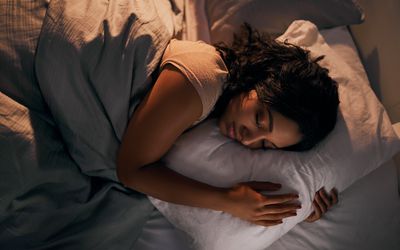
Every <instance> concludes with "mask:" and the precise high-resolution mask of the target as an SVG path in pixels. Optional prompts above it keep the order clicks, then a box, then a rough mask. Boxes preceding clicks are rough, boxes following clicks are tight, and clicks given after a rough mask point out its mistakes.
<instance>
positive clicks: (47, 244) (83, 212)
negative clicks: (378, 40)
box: [0, 1, 400, 250]
mask: <svg viewBox="0 0 400 250" xmlns="http://www.w3.org/2000/svg"><path fill="white" fill-rule="evenodd" d="M49 2H50V1H32V2H16V1H4V2H2V3H1V4H0V9H1V15H0V21H1V22H0V27H2V28H1V32H0V38H1V39H0V42H1V43H0V45H1V47H0V49H1V50H0V51H1V55H2V56H1V57H0V65H1V67H0V87H1V98H0V102H1V105H2V106H1V108H0V112H1V117H2V120H1V125H2V126H1V141H0V149H1V151H0V152H1V154H0V160H1V170H0V171H1V176H2V179H1V181H2V182H1V184H0V197H1V198H0V204H1V210H0V227H1V228H2V230H1V233H0V247H1V248H4V249H72V248H73V249H94V248H96V249H137V250H146V249H148V250H150V249H171V250H172V249H190V248H193V247H194V246H193V239H191V238H190V237H189V236H188V234H187V232H184V231H182V230H180V229H178V228H179V225H175V224H174V222H173V220H172V223H171V222H170V221H169V220H168V219H170V220H171V218H168V216H167V217H166V216H165V215H163V214H162V213H160V212H159V211H158V210H157V209H155V208H153V206H152V205H151V204H150V203H149V202H142V200H143V199H144V198H143V197H141V198H140V199H137V198H138V194H136V193H134V192H129V190H126V189H124V188H122V187H121V186H120V185H119V184H118V183H116V182H115V181H113V180H112V177H110V178H108V177H109V173H108V172H106V171H97V170H96V169H94V170H96V171H94V170H93V168H91V169H88V170H86V169H84V170H82V169H81V168H79V167H78V166H77V164H76V162H79V161H78V160H79V159H78V160H77V159H76V158H73V157H72V158H71V155H70V153H69V152H68V151H67V150H66V147H67V146H66V145H68V142H67V144H66V142H65V141H63V137H62V135H60V132H59V131H58V130H57V129H56V127H57V126H56V125H55V122H54V120H53V118H52V115H51V114H50V112H49V107H47V105H46V102H45V101H44V100H43V96H42V95H43V93H42V91H41V90H40V88H39V84H38V82H37V78H36V75H35V70H34V67H33V65H34V60H35V59H34V54H35V50H36V46H37V39H38V36H39V33H40V31H41V28H42V22H43V18H44V16H45V14H46V10H47V7H48V4H49ZM211 2H212V1H208V2H207V3H206V2H205V1H195V2H191V1H188V2H186V1H171V2H169V1H163V4H164V8H165V7H166V6H167V7H169V8H172V9H174V10H175V11H174V12H173V13H174V14H173V18H172V19H171V18H168V17H166V16H165V15H161V16H164V18H165V19H163V22H164V23H166V22H170V23H168V24H167V25H166V27H174V29H170V30H168V31H169V32H170V33H171V34H173V36H176V37H178V38H181V39H188V40H198V39H200V40H203V41H206V42H215V41H214V40H213V39H217V38H215V34H216V33H218V32H216V31H215V30H214V31H213V30H212V29H211V32H210V29H209V27H211V25H210V22H212V20H211V19H210V12H207V11H206V10H207V8H211V7H212V4H210V3H211ZM247 2H251V1H247ZM309 2H312V1H309ZM168 3H169V4H170V5H168ZM171 3H172V4H171ZM214 3H215V2H214ZM245 3H246V1H243V4H245ZM206 4H208V5H206ZM240 7H241V8H245V6H244V5H243V6H240ZM179 9H180V10H184V13H185V15H183V14H182V12H178V11H176V10H179ZM211 9H212V8H211ZM7 11H8V12H7ZM10 20H11V22H10ZM13 20H14V26H10V23H13ZM15 20H18V22H16V21H15ZM341 20H343V22H344V23H342V24H341V25H336V27H335V28H329V29H325V30H323V31H321V33H322V35H323V37H324V38H325V40H326V41H327V42H328V44H329V45H330V47H331V48H333V49H334V50H335V52H336V53H338V54H339V55H340V56H341V57H342V59H343V60H345V61H346V63H347V64H349V65H351V66H352V67H353V69H354V70H356V71H357V72H361V74H364V77H365V78H366V75H365V72H364V69H363V67H362V64H361V61H360V59H359V57H358V55H357V49H356V47H355V44H354V42H353V40H352V38H351V35H350V33H349V30H348V27H347V26H345V25H346V24H349V23H348V22H349V21H347V20H346V19H344V18H342V19H341ZM214 21H215V20H214ZM314 21H315V22H321V24H323V25H322V26H321V27H320V28H323V27H324V24H327V23H329V20H318V18H317V19H314ZM346 22H347V23H346ZM214 23H215V22H214ZM222 24H223V23H222ZM279 25H282V24H279ZM279 25H278V26H275V28H276V27H278V28H279V27H280V26H279ZM288 25H289V23H285V24H283V26H288ZM328 26H329V25H327V26H326V27H328ZM27 27H29V28H27ZM213 27H217V26H213ZM222 27H223V25H222ZM277 30H278V29H277V28H276V30H275V31H274V30H268V31H269V32H271V33H274V32H276V33H279V32H278V31H277ZM213 32H214V33H213ZM11 33H13V35H11ZM213 34H214V35H213ZM220 34H221V33H220ZM394 127H395V126H394ZM396 130H397V133H398V134H399V135H400V131H399V128H398V125H397V127H396ZM43 131H46V132H43ZM396 145H398V144H396ZM395 149H396V150H397V151H398V147H397V146H396V148H395ZM394 152H395V150H393V152H388V154H386V155H384V156H382V157H381V158H382V159H386V160H388V161H386V160H385V163H380V164H379V165H380V166H379V167H378V166H376V167H374V168H373V169H371V170H370V171H369V172H368V174H367V175H366V176H365V177H363V178H361V179H360V180H357V181H356V182H355V183H354V184H352V185H350V187H348V188H346V189H345V190H344V191H343V192H341V194H340V203H339V204H338V205H337V206H336V207H335V208H334V209H333V210H332V211H330V212H329V213H328V214H326V215H325V216H324V218H323V219H321V220H319V221H318V222H316V223H312V224H307V223H299V224H297V223H294V224H293V226H292V227H291V228H290V230H289V231H288V232H287V233H286V232H282V233H280V234H279V237H277V238H278V239H275V240H274V241H273V242H271V243H270V244H269V246H268V247H264V248H248V249H277V250H279V249H399V248H400V238H399V237H398V235H399V233H400V213H399V211H400V196H399V192H398V189H399V188H398V187H399V184H398V179H397V173H396V165H395V163H394V162H393V160H391V159H390V158H391V155H393V154H394ZM78 165H79V164H78ZM5 166H9V168H6V167H5ZM85 171H86V172H85ZM107 178H108V179H111V181H110V180H105V179H107ZM72 180H73V181H72ZM382 180H385V181H382ZM365 194H367V195H365ZM383 194H384V195H383ZM60 197H62V199H60ZM371 200H373V201H374V202H371ZM138 209H139V211H140V210H143V211H150V212H151V213H143V214H141V213H140V212H138ZM54 221H57V223H54ZM295 224H297V225H296V226H295ZM141 225H143V228H142V226H141ZM192 236H193V235H192ZM226 243H228V242H226ZM203 249H211V248H203ZM214 249H222V248H214ZM230 249H231V248H230ZM232 249H233V248H232Z"/></svg>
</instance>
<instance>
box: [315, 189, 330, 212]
mask: <svg viewBox="0 0 400 250" xmlns="http://www.w3.org/2000/svg"><path fill="white" fill-rule="evenodd" d="M321 193H323V192H321V190H320V191H318V192H317V194H316V195H315V198H314V202H316V203H317V205H318V207H319V209H320V210H321V212H322V213H326V211H328V206H330V201H327V202H328V204H325V202H324V200H323V199H322V197H321Z"/></svg>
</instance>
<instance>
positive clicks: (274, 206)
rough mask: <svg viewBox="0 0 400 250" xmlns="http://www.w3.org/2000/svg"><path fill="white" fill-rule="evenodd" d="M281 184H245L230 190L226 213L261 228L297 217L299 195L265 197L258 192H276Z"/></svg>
mask: <svg viewBox="0 0 400 250" xmlns="http://www.w3.org/2000/svg"><path fill="white" fill-rule="evenodd" d="M280 188H281V185H280V184H274V183H271V182H255V181H253V182H244V183H239V184H238V185H236V186H234V187H232V188H230V189H228V192H227V201H228V202H227V203H226V209H224V211H225V212H227V213H230V214H232V215H234V216H236V217H239V218H241V219H244V220H247V221H249V222H252V223H254V224H257V225H261V226H274V225H278V224H280V223H282V219H283V218H287V217H290V216H295V215H297V213H296V210H297V209H299V208H301V206H300V204H299V203H298V202H296V201H297V199H298V195H297V194H282V195H263V194H261V193H259V192H257V191H276V190H278V189H280Z"/></svg>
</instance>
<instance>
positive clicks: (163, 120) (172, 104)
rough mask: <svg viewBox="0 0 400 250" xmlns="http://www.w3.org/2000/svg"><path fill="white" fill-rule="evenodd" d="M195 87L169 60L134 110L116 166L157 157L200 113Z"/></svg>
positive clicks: (139, 165) (124, 165)
mask: <svg viewBox="0 0 400 250" xmlns="http://www.w3.org/2000/svg"><path fill="white" fill-rule="evenodd" d="M202 108H203V107H202V103H201V99H200V96H199V95H198V93H197V91H196V89H195V88H194V87H193V86H192V84H191V83H190V82H189V80H188V79H187V78H186V77H185V76H184V75H183V73H181V72H180V71H179V70H178V69H177V68H175V67H174V66H172V65H170V64H168V65H166V66H165V67H164V68H163V70H162V71H161V73H160V75H159V77H158V79H157V81H156V83H155V85H154V86H153V88H152V89H151V91H150V92H149V93H148V94H147V96H146V97H145V98H144V100H143V101H142V102H141V104H140V105H139V106H138V108H137V109H136V111H135V113H134V114H133V116H132V118H131V120H130V122H129V124H128V127H127V130H126V132H125V134H124V137H123V140H122V144H121V147H120V150H119V152H118V160H117V167H118V168H120V167H127V166H131V167H134V168H140V167H142V166H144V165H147V164H150V163H153V162H155V161H158V160H159V159H160V158H161V157H162V156H163V155H164V154H165V153H166V152H167V151H168V150H169V149H170V147H171V146H172V145H173V143H174V142H175V141H176V139H177V138H178V137H179V136H180V135H181V134H182V133H183V132H184V131H185V130H186V129H188V128H189V127H190V126H191V125H192V124H193V123H194V122H195V121H196V120H197V119H199V118H200V116H201V114H202Z"/></svg>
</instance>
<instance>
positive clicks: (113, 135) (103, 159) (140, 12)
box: [35, 0, 174, 181]
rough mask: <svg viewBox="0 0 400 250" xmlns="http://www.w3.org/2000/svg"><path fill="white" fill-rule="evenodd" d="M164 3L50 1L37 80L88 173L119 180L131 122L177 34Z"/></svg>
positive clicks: (71, 150)
mask: <svg viewBox="0 0 400 250" xmlns="http://www.w3.org/2000/svg"><path fill="white" fill-rule="evenodd" d="M157 4H158V3H157V1H145V0H136V1H129V0H113V1H95V0H93V1H81V0H75V1H55V0H53V1H51V3H50V6H49V10H48V11H47V15H46V18H45V20H44V23H43V28H42V33H41V35H40V40H39V45H38V50H37V55H36V64H35V66H36V73H37V77H38V83H39V86H40V89H41V92H42V94H43V97H44V99H45V101H46V103H47V104H48V106H49V108H50V111H51V114H52V115H53V117H54V120H55V122H56V124H57V127H58V128H59V129H60V132H61V135H62V138H63V140H64V141H65V143H66V145H67V149H68V151H69V153H70V154H71V156H72V158H73V159H74V160H75V161H76V162H77V164H78V166H79V167H80V169H81V170H82V171H83V172H84V173H85V174H87V175H90V176H99V177H104V178H107V179H110V180H114V181H117V176H116V171H115V155H116V152H117V149H118V146H119V144H120V141H121V138H122V136H123V133H124V131H125V127H126V126H127V123H128V121H129V117H130V115H131V114H132V113H133V111H134V109H135V107H136V106H137V105H138V104H139V102H140V101H141V99H142V98H143V97H144V95H145V94H146V93H147V92H148V90H149V89H150V88H151V87H152V84H153V81H152V77H151V75H152V73H153V72H155V70H156V68H157V67H158V64H159V61H160V59H161V56H162V54H163V52H164V50H165V48H166V46H167V44H168V42H169V40H170V39H171V38H172V36H173V35H174V28H173V20H172V15H173V14H169V15H167V14H168V13H166V14H165V13H164V15H166V17H163V18H161V17H160V15H161V13H162V11H160V10H157V8H156V5H157ZM158 5H162V4H158ZM162 6H164V5H162ZM170 12H171V11H170ZM168 17H170V19H171V21H170V22H169V23H168V22H165V20H163V19H166V18H167V19H168Z"/></svg>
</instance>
